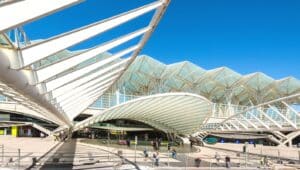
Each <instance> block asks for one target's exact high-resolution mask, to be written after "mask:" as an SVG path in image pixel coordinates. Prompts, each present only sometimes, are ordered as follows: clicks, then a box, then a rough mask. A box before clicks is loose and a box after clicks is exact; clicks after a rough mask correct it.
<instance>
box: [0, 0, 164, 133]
mask: <svg viewBox="0 0 300 170" xmlns="http://www.w3.org/2000/svg"><path fill="white" fill-rule="evenodd" d="M80 3H85V2H84V1H82V0H63V1H58V0H24V1H0V23H1V24H0V94H2V95H4V96H7V97H9V98H11V99H12V100H14V101H17V102H19V103H20V104H23V105H24V106H25V107H28V108H30V109H32V110H34V111H35V112H37V113H38V114H40V115H42V116H41V117H43V118H47V119H48V120H49V121H52V122H54V123H56V124H58V125H60V126H68V127H71V126H72V125H73V118H74V117H76V116H77V115H79V114H80V113H81V112H83V111H84V110H85V109H86V108H87V107H88V106H90V105H91V104H92V103H93V102H95V100H97V99H98V98H99V97H100V96H101V95H102V94H103V93H105V92H106V91H107V90H108V89H109V88H110V87H111V86H112V85H113V84H114V83H115V82H116V81H117V80H118V79H119V77H120V76H121V75H122V74H123V72H124V71H125V70H126V69H127V67H128V66H129V65H130V64H131V63H132V61H133V60H134V59H135V58H136V56H137V55H138V54H139V52H140V51H141V49H142V48H143V46H144V45H145V43H146V41H147V40H148V39H149V37H150V36H151V34H152V32H153V31H154V29H155V28H156V26H157V24H158V22H159V20H160V19H161V17H162V16H163V14H164V12H165V10H166V8H167V6H168V4H169V0H153V1H152V2H150V3H148V4H145V3H146V2H139V4H141V6H140V7H138V8H135V9H127V10H126V11H125V12H123V13H121V14H118V15H115V16H111V17H109V18H101V16H100V18H101V19H99V21H96V22H94V23H91V24H89V25H85V26H82V27H79V28H76V29H74V30H70V31H68V32H65V33H61V34H58V35H55V36H52V37H46V39H41V40H30V39H29V38H28V36H27V35H26V32H25V31H24V30H23V29H22V26H23V25H26V24H29V23H31V22H34V21H36V20H38V19H40V18H43V17H46V16H48V15H51V14H53V13H56V12H58V11H60V10H63V9H65V8H67V7H70V6H72V5H77V4H78V5H80ZM116 3H118V1H116ZM95 8H96V9H95V10H98V11H101V9H99V8H105V5H103V6H98V7H95ZM111 10H114V9H111ZM16 11H17V12H16ZM117 11H118V12H119V10H117ZM78 12H79V13H80V11H78ZM99 15H102V14H101V12H99ZM103 15H104V14H103ZM104 16H105V15H104ZM95 18H96V17H95ZM57 22H61V21H57ZM69 22H76V19H75V20H69ZM60 24H68V23H60ZM126 24H127V26H126ZM128 24H131V27H130V29H128ZM50 26H51V25H50V24H49V28H50ZM34 31H36V32H39V31H40V30H34ZM103 34H105V36H103ZM102 36H103V37H102ZM99 37H100V38H99ZM92 38H96V39H97V38H98V39H100V41H99V40H98V39H97V40H96V39H94V42H95V43H98V45H95V46H91V47H88V48H87V49H80V48H79V49H78V48H76V45H79V44H80V45H81V43H84V42H85V41H87V40H90V39H92ZM101 38H102V39H101ZM74 49H76V50H75V51H74Z"/></svg>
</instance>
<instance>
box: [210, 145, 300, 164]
mask: <svg viewBox="0 0 300 170" xmlns="http://www.w3.org/2000/svg"><path fill="white" fill-rule="evenodd" d="M206 146H208V147H210V148H215V149H223V150H231V151H235V152H242V150H243V146H244V144H233V143H217V144H214V145H206ZM247 151H248V152H249V153H253V154H257V155H266V156H271V157H278V158H282V159H291V160H295V161H299V158H300V149H299V148H289V147H277V146H263V145H256V147H254V145H253V144H252V145H251V144H248V146H247Z"/></svg>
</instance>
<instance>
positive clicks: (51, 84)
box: [46, 58, 130, 91]
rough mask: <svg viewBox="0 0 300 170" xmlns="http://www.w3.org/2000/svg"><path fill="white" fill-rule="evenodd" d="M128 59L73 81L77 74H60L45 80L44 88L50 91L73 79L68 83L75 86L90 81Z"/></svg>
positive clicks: (126, 60) (121, 64)
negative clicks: (47, 80) (57, 76)
mask: <svg viewBox="0 0 300 170" xmlns="http://www.w3.org/2000/svg"><path fill="white" fill-rule="evenodd" d="M129 59H130V58H126V59H123V60H122V61H120V62H117V63H115V64H112V65H110V66H107V67H105V68H104V69H101V70H99V71H97V72H94V73H92V74H90V75H88V76H86V77H83V78H80V79H79V80H77V81H74V80H75V79H76V76H77V74H75V75H74V74H72V73H70V74H69V75H66V76H62V77H59V78H57V79H54V80H52V81H49V82H47V83H46V88H47V90H50V91H51V90H54V89H56V88H58V87H62V86H63V85H66V84H67V83H70V81H73V82H71V83H72V84H73V85H70V86H71V87H77V86H78V85H80V84H82V83H85V82H87V81H90V80H92V79H94V78H96V77H98V76H101V75H103V74H104V73H106V72H108V71H111V70H113V69H115V68H119V67H123V66H124V65H125V64H126V63H127V62H128V60H129ZM71 83H70V84H71ZM66 86H67V85H66ZM68 88H69V87H68Z"/></svg>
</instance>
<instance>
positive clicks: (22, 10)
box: [0, 0, 82, 32]
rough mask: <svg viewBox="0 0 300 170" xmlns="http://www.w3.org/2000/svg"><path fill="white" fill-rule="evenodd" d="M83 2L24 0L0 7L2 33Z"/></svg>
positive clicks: (70, 0) (69, 0)
mask: <svg viewBox="0 0 300 170" xmlns="http://www.w3.org/2000/svg"><path fill="white" fill-rule="evenodd" d="M79 2H82V0H63V1H53V0H42V1H41V0H24V1H20V0H18V1H15V2H13V3H11V4H7V5H4V6H2V7H1V6H0V21H1V24H0V32H5V31H7V30H9V29H12V28H14V27H19V26H20V25H22V24H25V23H27V22H31V21H33V20H36V19H38V18H40V17H43V16H46V15H49V14H51V13H54V12H57V11H58V10H62V9H64V8H67V7H69V6H70V5H74V4H77V3H79Z"/></svg>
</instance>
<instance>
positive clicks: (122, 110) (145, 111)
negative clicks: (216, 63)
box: [74, 93, 212, 135]
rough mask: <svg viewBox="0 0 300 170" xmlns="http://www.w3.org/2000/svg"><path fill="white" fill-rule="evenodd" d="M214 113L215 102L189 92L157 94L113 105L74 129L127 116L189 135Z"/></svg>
mask: <svg viewBox="0 0 300 170" xmlns="http://www.w3.org/2000/svg"><path fill="white" fill-rule="evenodd" d="M211 114H212V103H211V102H210V101H209V100H207V99H206V98H204V97H202V96H199V95H195V94H190V93H165V94H156V95H151V96H146V97H141V98H138V99H134V100H131V101H129V102H126V103H123V104H120V105H117V106H115V107H111V108H109V109H107V110H104V111H103V112H99V114H96V115H94V116H92V117H90V118H88V119H86V120H84V121H82V122H80V123H77V124H76V125H75V126H74V130H79V129H82V128H84V127H88V126H91V125H93V124H95V123H97V122H103V121H108V120H114V119H128V120H134V121H139V122H143V123H145V124H148V125H150V126H152V127H153V128H156V129H158V130H162V131H164V132H166V133H176V134H184V135H189V134H193V133H195V132H197V131H199V129H200V128H201V126H202V125H203V124H205V122H206V121H207V120H208V118H209V117H210V116H211Z"/></svg>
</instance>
